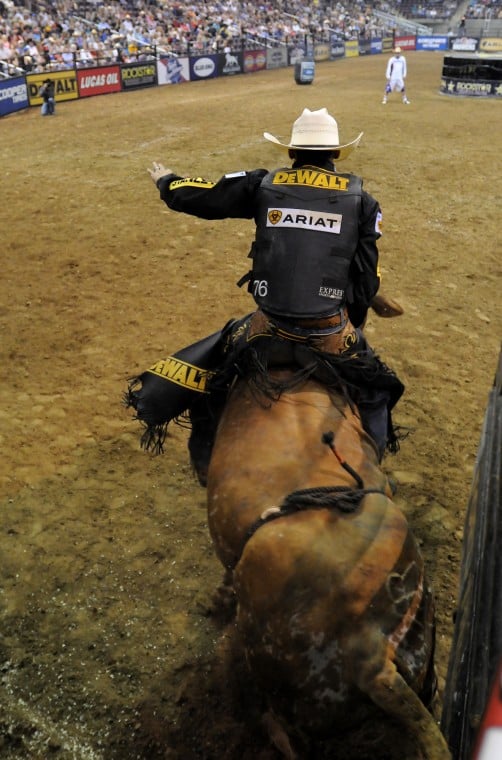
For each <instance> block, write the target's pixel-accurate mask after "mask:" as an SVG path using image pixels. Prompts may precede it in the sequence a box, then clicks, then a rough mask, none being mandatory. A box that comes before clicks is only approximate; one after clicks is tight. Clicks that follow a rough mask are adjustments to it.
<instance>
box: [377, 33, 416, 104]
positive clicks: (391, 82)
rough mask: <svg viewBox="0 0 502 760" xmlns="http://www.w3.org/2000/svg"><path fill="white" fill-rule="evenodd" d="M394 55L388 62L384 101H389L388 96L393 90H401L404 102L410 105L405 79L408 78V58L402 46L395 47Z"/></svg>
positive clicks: (384, 102)
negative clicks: (402, 50) (403, 52)
mask: <svg viewBox="0 0 502 760" xmlns="http://www.w3.org/2000/svg"><path fill="white" fill-rule="evenodd" d="M393 52H394V55H393V56H392V58H389V60H388V63H387V71H386V72H385V76H386V77H387V84H386V85H385V92H384V96H383V100H382V103H383V105H385V104H386V103H387V96H388V95H389V94H390V93H391V92H400V93H401V95H402V98H403V103H404V104H405V105H409V102H410V101H409V100H408V98H407V97H406V88H405V85H404V80H405V79H406V58H405V57H404V55H402V53H401V48H400V47H396V48H394V51H393Z"/></svg>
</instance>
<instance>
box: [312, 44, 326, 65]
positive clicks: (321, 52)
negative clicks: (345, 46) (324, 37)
mask: <svg viewBox="0 0 502 760" xmlns="http://www.w3.org/2000/svg"><path fill="white" fill-rule="evenodd" d="M329 54H330V46H329V45H328V44H327V43H325V44H318V45H314V61H329Z"/></svg>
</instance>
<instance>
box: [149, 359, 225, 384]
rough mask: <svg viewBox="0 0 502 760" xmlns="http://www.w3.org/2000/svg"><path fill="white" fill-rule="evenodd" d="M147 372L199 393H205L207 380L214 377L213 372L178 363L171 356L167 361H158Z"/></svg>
mask: <svg viewBox="0 0 502 760" xmlns="http://www.w3.org/2000/svg"><path fill="white" fill-rule="evenodd" d="M148 371H149V372H152V373H153V374H154V375H160V377H164V378H167V379H168V380H170V382H172V383H176V384H177V385H183V386H184V387H185V388H192V389H193V390H194V391H198V392H199V393H206V383H207V380H208V378H210V377H212V376H213V375H214V372H211V371H209V370H205V369H201V368H200V367H194V365H193V364H187V363H186V362H181V361H178V360H177V359H175V358H174V357H173V356H168V357H167V359H165V360H161V361H158V362H157V363H156V364H154V365H153V367H152V368H151V369H149V370H148Z"/></svg>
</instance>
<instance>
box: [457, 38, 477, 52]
mask: <svg viewBox="0 0 502 760" xmlns="http://www.w3.org/2000/svg"><path fill="white" fill-rule="evenodd" d="M450 48H451V50H456V51H457V52H459V53H475V52H476V50H477V48H478V40H477V39H476V37H452V38H451V39H450Z"/></svg>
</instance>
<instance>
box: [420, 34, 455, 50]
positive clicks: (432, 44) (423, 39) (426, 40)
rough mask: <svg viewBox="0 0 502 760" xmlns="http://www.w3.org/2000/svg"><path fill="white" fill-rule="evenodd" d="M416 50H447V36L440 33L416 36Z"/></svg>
mask: <svg viewBox="0 0 502 760" xmlns="http://www.w3.org/2000/svg"><path fill="white" fill-rule="evenodd" d="M416 49H417V50H448V37H446V36H441V35H430V36H428V37H427V36H423V35H418V37H417V48H416Z"/></svg>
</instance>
